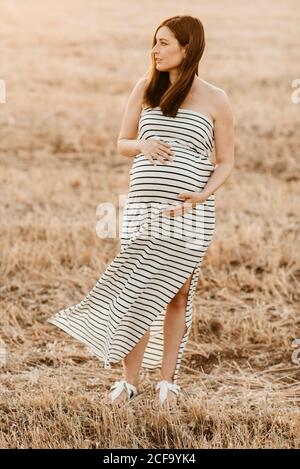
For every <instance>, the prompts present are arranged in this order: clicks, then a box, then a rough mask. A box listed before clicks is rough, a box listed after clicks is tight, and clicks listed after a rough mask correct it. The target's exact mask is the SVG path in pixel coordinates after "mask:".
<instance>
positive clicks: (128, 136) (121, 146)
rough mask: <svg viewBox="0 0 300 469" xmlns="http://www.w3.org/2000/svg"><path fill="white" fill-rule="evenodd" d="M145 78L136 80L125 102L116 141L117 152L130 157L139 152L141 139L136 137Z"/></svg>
mask: <svg viewBox="0 0 300 469" xmlns="http://www.w3.org/2000/svg"><path fill="white" fill-rule="evenodd" d="M146 80H147V78H144V77H142V78H140V79H139V80H138V82H137V83H136V84H135V86H134V88H133V90H132V92H131V94H130V96H129V98H128V101H127V104H126V109H125V112H124V115H123V119H122V123H121V130H120V133H119V136H118V143H117V147H118V152H119V153H120V154H121V155H124V156H128V157H132V156H135V155H137V154H138V153H140V152H141V149H140V143H141V141H140V140H137V139H136V137H137V133H138V125H139V119H140V114H141V111H142V101H143V95H144V88H145V84H146Z"/></svg>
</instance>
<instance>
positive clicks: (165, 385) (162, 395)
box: [155, 379, 180, 402]
mask: <svg viewBox="0 0 300 469" xmlns="http://www.w3.org/2000/svg"><path fill="white" fill-rule="evenodd" d="M155 389H156V390H157V389H160V391H159V399H160V401H161V402H164V401H165V400H166V399H167V396H168V391H172V392H174V393H175V394H177V395H178V394H179V391H180V386H179V385H178V384H175V383H169V381H167V380H165V379H163V380H162V381H159V383H157V385H156V388H155Z"/></svg>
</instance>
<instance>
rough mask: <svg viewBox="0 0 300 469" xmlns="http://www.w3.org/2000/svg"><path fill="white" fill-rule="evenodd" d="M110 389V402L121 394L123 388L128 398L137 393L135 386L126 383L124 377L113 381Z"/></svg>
mask: <svg viewBox="0 0 300 469" xmlns="http://www.w3.org/2000/svg"><path fill="white" fill-rule="evenodd" d="M110 389H111V390H112V392H111V393H110V395H111V399H112V402H113V401H114V400H115V399H116V398H117V397H118V396H119V395H120V394H121V392H122V391H123V390H124V389H125V391H126V393H127V396H128V397H129V399H130V398H131V397H133V396H136V395H137V389H136V387H135V386H134V385H133V384H130V383H128V382H127V381H126V380H125V379H121V380H119V381H115V383H114V384H113V385H112V386H111V388H110Z"/></svg>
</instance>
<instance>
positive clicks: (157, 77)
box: [143, 15, 205, 117]
mask: <svg viewBox="0 0 300 469" xmlns="http://www.w3.org/2000/svg"><path fill="white" fill-rule="evenodd" d="M162 26H167V27H168V28H169V29H170V30H171V31H172V32H173V34H174V36H175V37H176V39H177V40H178V42H179V44H180V45H181V46H182V47H184V46H187V48H186V57H185V58H184V59H183V61H182V64H181V66H180V70H179V74H178V78H177V79H176V81H175V83H173V85H170V81H169V72H160V71H159V70H157V69H156V66H155V59H154V57H153V55H152V64H151V65H150V69H149V72H147V74H146V77H147V82H146V86H145V91H144V97H143V102H144V104H146V105H148V106H150V107H156V106H159V107H160V108H161V111H162V112H163V114H164V115H167V116H170V117H175V116H176V114H177V110H178V108H179V107H180V105H181V103H182V102H183V101H184V99H185V97H186V96H187V95H188V92H189V90H190V88H191V86H192V84H193V81H194V76H195V74H196V75H198V65H199V62H200V59H201V57H202V55H203V52H204V48H205V36H204V28H203V25H202V23H201V21H200V20H199V18H196V17H193V16H189V15H180V16H172V17H171V18H167V19H166V20H164V21H162V22H161V23H160V25H159V26H158V27H157V28H156V31H155V33H154V36H153V40H152V47H154V46H155V42H156V41H155V38H156V33H157V31H158V29H159V28H161V27H162Z"/></svg>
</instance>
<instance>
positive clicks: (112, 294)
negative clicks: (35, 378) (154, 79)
mask: <svg viewBox="0 0 300 469" xmlns="http://www.w3.org/2000/svg"><path fill="white" fill-rule="evenodd" d="M141 138H144V139H149V138H151V139H158V140H163V141H167V142H169V143H170V144H171V149H172V152H173V160H172V161H168V162H167V163H166V164H164V163H162V162H157V164H156V165H154V164H153V163H150V161H149V160H148V159H147V158H146V157H145V156H144V155H143V153H139V154H137V155H136V156H135V157H134V158H133V161H132V166H131V170H130V187H129V192H128V197H127V199H126V203H125V206H124V210H123V214H122V228H121V235H120V241H121V243H120V251H119V254H118V255H117V256H116V257H115V258H114V259H113V260H112V262H111V263H110V264H109V265H108V267H107V268H106V270H105V271H104V273H103V274H102V276H101V277H100V278H99V280H98V281H97V283H96V285H95V286H94V287H93V288H92V290H91V291H90V292H89V293H88V294H87V296H86V297H85V298H84V299H83V300H82V301H80V303H77V304H75V305H73V306H70V307H68V308H65V309H61V310H59V311H58V312H56V313H55V314H54V315H53V316H52V317H50V318H49V319H47V322H49V323H51V324H54V325H56V326H57V327H59V328H60V329H62V330H63V331H65V332H66V333H68V334H69V335H70V336H72V337H74V338H76V339H77V340H79V341H80V342H82V343H83V344H85V345H86V346H87V347H88V349H89V350H90V352H91V353H92V354H93V355H95V356H97V357H98V358H99V359H100V360H101V361H103V362H104V368H111V364H113V363H116V362H118V361H120V360H122V359H123V358H124V357H125V356H126V355H127V354H128V353H129V352H130V351H131V350H132V349H133V348H134V346H135V345H136V344H137V343H138V342H139V341H140V339H141V338H142V337H143V336H144V334H145V333H146V332H147V330H148V329H150V337H149V341H148V343H147V346H146V349H145V352H144V356H143V361H142V367H144V368H148V369H154V368H158V367H161V363H162V356H163V327H164V318H165V314H166V309H167V305H168V304H169V302H170V301H171V300H172V298H173V297H174V296H175V295H176V293H177V292H178V291H179V290H180V288H181V287H182V286H183V284H184V283H185V282H186V280H187V279H188V278H189V277H190V275H191V274H192V280H191V283H190V288H189V292H188V299H187V303H186V309H185V331H184V333H183V336H182V339H181V342H180V346H179V349H178V353H177V360H176V366H175V371H174V375H173V382H174V383H177V379H178V374H179V369H180V364H181V360H182V356H183V352H184V350H185V347H186V343H187V340H188V337H189V333H190V329H191V324H192V317H193V308H192V304H193V298H194V293H195V289H196V285H197V281H198V278H199V273H200V267H201V263H202V260H203V258H204V256H205V253H206V251H207V248H208V246H209V244H210V242H211V240H212V238H213V234H214V229H215V196H214V194H211V195H210V196H209V197H208V198H207V199H206V201H205V202H203V203H202V204H197V206H196V207H195V208H192V209H190V211H189V212H187V213H185V214H183V215H179V216H178V215H177V216H175V217H170V216H169V215H166V214H164V213H163V211H164V209H166V208H167V207H170V206H173V205H174V206H177V205H178V204H180V203H182V200H180V199H179V198H178V194H179V193H181V192H195V191H201V190H202V189H203V188H204V187H205V185H206V183H207V181H208V179H209V177H210V176H211V174H212V172H213V171H214V165H213V164H212V162H211V160H210V155H211V152H212V150H213V145H214V124H213V122H212V121H211V120H210V119H209V118H208V117H207V116H205V115H203V114H201V113H200V112H198V111H194V110H191V109H186V108H179V109H178V111H177V115H176V116H175V117H170V116H165V115H164V114H163V113H162V111H161V109H160V107H159V106H158V107H155V108H151V107H146V108H144V109H143V110H142V112H141V115H140V121H139V128H138V139H141Z"/></svg>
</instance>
